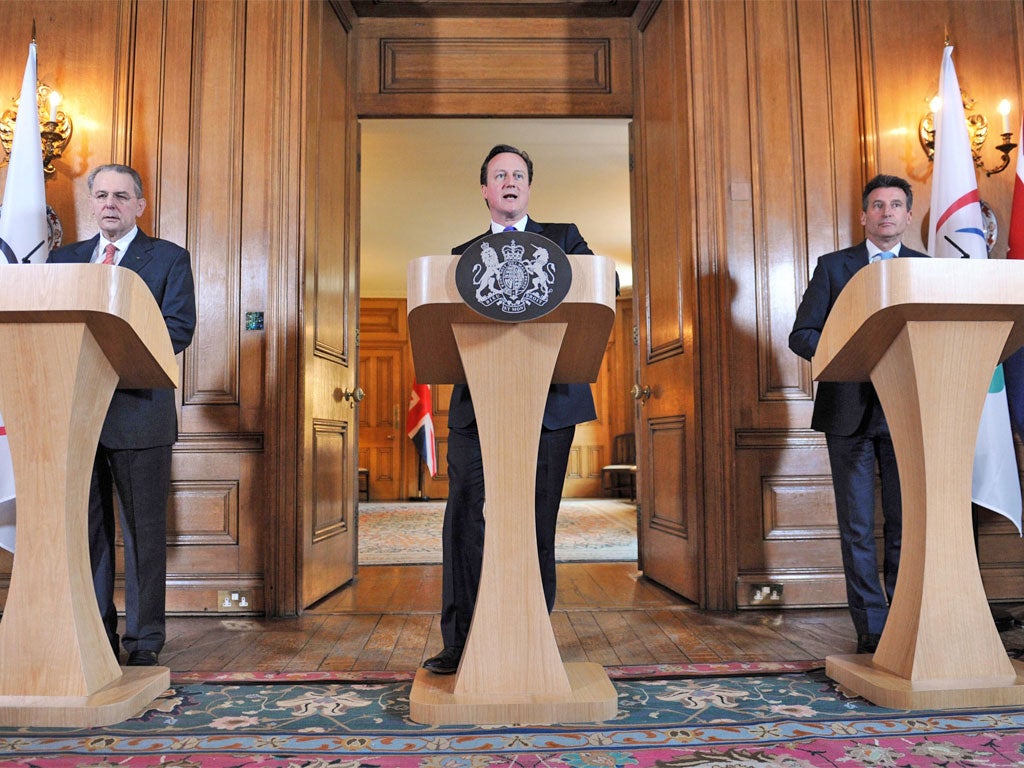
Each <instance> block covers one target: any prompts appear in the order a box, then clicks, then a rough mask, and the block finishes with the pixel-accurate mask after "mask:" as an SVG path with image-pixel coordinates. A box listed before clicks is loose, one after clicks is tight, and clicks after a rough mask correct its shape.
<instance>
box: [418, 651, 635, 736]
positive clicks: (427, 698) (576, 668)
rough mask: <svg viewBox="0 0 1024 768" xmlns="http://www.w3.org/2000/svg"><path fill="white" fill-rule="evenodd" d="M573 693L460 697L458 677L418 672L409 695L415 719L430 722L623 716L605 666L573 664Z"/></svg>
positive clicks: (550, 720)
mask: <svg viewBox="0 0 1024 768" xmlns="http://www.w3.org/2000/svg"><path fill="white" fill-rule="evenodd" d="M565 672H566V675H567V676H568V678H569V685H570V686H571V687H572V694H571V695H570V696H568V697H566V698H565V699H559V700H552V699H551V698H548V697H540V696H528V695H520V696H516V695H513V694H505V693H501V692H497V693H495V694H494V695H491V696H483V695H457V694H455V692H454V691H455V683H456V680H458V675H435V674H433V673H432V672H428V671H427V670H425V669H420V670H419V671H418V672H417V673H416V679H415V681H413V685H412V692H411V693H410V694H409V717H410V718H411V719H412V720H414V721H415V722H417V723H424V724H425V725H459V724H470V723H471V724H474V725H554V724H555V723H598V722H602V721H604V720H610V719H612V718H613V717H615V715H616V714H618V711H619V710H618V694H616V692H615V688H614V686H612V683H611V680H609V679H608V674H607V673H606V672H605V671H604V667H602V666H601V665H600V664H592V663H584V662H580V663H569V664H566V665H565Z"/></svg>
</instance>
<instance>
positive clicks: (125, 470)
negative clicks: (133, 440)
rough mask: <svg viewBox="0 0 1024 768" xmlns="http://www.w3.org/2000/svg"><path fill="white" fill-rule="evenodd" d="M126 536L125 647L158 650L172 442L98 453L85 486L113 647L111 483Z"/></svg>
mask: <svg viewBox="0 0 1024 768" xmlns="http://www.w3.org/2000/svg"><path fill="white" fill-rule="evenodd" d="M115 487H116V489H117V497H118V501H119V502H120V504H119V507H120V511H121V516H120V517H121V535H122V537H123V538H124V595H125V633H124V647H125V650H127V651H128V652H129V653H131V652H132V651H135V650H146V651H154V652H156V653H159V652H160V651H161V650H162V649H163V646H164V640H165V639H166V617H165V602H166V589H167V499H168V495H169V493H170V488H171V446H169V445H166V446H159V447H157V448H145V449H134V450H113V449H110V448H105V447H103V446H102V445H101V446H100V447H99V449H98V450H97V452H96V461H95V463H94V464H93V472H92V484H91V487H90V489H89V560H90V563H91V565H92V579H93V587H94V589H95V591H96V601H97V603H99V608H100V617H101V618H102V620H103V626H104V629H106V632H107V637H108V639H109V640H110V642H111V645H112V646H114V647H115V648H116V646H117V608H116V607H115V606H114V571H115V568H116V561H115V558H116V553H115V549H114V530H115V528H114V488H115Z"/></svg>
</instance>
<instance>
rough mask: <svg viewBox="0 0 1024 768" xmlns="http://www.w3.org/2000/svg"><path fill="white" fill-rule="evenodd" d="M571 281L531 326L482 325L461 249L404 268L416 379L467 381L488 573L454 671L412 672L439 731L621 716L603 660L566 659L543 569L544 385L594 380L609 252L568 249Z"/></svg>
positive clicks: (604, 335) (415, 696)
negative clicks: (466, 284)
mask: <svg viewBox="0 0 1024 768" xmlns="http://www.w3.org/2000/svg"><path fill="white" fill-rule="evenodd" d="M568 258H569V263H570V265H571V267H572V286H571V288H570V290H569V293H568V295H567V296H566V298H565V299H564V300H563V301H562V303H561V304H560V305H559V306H558V307H557V308H556V309H555V310H554V311H552V312H550V313H549V314H547V315H545V316H543V317H541V318H538V319H537V320H535V321H532V322H519V323H508V322H499V321H493V320H489V319H487V318H485V317H483V316H482V315H480V314H477V312H475V311H474V310H473V309H471V308H470V307H469V306H467V305H466V303H465V302H464V301H463V300H462V297H461V296H460V294H459V292H458V289H457V287H456V282H455V269H456V265H457V263H458V261H459V257H458V256H427V257H423V258H420V259H416V260H414V261H413V262H411V263H410V265H409V296H408V312H409V334H410V338H411V342H412V349H413V359H414V363H415V368H416V379H417V381H419V382H420V383H423V384H439V383H463V382H465V383H468V384H469V388H470V391H471V392H472V393H473V406H474V410H475V412H476V419H477V427H478V430H479V433H480V446H481V451H482V454H483V464H484V485H485V487H486V489H487V500H486V502H485V507H484V514H485V516H486V518H487V526H486V529H485V534H484V559H483V571H482V574H481V580H480V589H479V592H478V594H477V601H476V610H475V613H474V615H473V623H472V626H471V628H470V633H469V638H468V639H467V642H466V648H465V651H464V653H463V656H462V663H461V665H460V667H459V671H458V673H457V674H456V675H449V676H439V675H434V674H432V673H430V672H428V671H426V670H424V669H420V670H419V672H417V674H416V679H415V682H414V683H413V687H412V692H411V694H410V697H409V704H410V717H411V718H412V719H413V720H415V721H417V722H420V723H428V724H431V725H446V724H454V723H478V724H485V723H490V724H502V723H504V724H512V723H531V724H551V723H557V722H597V721H601V720H608V719H610V718H612V717H614V716H615V714H616V713H617V711H618V707H617V698H616V692H615V689H614V687H613V686H612V684H611V682H610V681H609V679H608V675H607V674H606V673H605V671H604V668H603V667H601V666H600V665H599V664H592V663H570V664H563V663H562V659H561V656H560V655H559V652H558V646H557V644H556V643H555V635H554V631H553V630H552V627H551V619H550V617H549V616H548V612H547V606H546V604H545V602H544V590H543V587H542V585H541V580H540V568H539V565H538V563H537V540H536V530H535V526H534V487H535V482H536V471H537V445H538V443H539V441H540V430H541V420H542V417H543V414H544V403H545V400H546V398H547V392H548V387H549V385H550V383H551V382H552V381H554V382H559V383H560V382H584V381H596V380H597V375H598V372H599V371H600V368H601V360H602V358H603V356H604V351H605V347H606V345H607V343H608V336H609V333H610V331H611V328H612V323H613V322H614V319H615V269H614V264H613V262H612V260H611V259H609V258H607V257H603V256H574V255H569V256H568Z"/></svg>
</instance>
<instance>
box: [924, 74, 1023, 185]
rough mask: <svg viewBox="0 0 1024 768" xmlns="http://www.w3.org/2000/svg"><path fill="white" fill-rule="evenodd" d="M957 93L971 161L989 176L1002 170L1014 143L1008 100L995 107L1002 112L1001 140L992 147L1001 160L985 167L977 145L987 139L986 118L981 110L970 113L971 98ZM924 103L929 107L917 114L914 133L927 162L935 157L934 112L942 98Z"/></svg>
mask: <svg viewBox="0 0 1024 768" xmlns="http://www.w3.org/2000/svg"><path fill="white" fill-rule="evenodd" d="M960 97H961V99H962V100H963V105H964V117H965V118H966V120H967V135H968V136H969V137H970V140H971V155H972V156H973V157H974V165H975V166H977V167H978V168H981V170H983V171H985V175H986V176H993V175H995V174H997V173H999V172H1000V171H1003V170H1005V169H1006V167H1007V166H1008V165H1009V164H1010V153H1011V152H1012V151H1013V150H1014V149H1015V148H1016V146H1017V145H1016V144H1014V143H1013V133H1012V132H1011V131H1010V102H1009V101H1007V100H1006V99H1003V100H1002V101H1001V102H999V107H998V108H997V111H998V112H999V114H1000V115H1001V116H1002V128H1003V130H1002V133H1001V134H1000V136H1001V137H1002V142H1003V143H1002V144H998V145H997V146H996V151H998V152H999V153H1000V154H1001V155H1002V162H1000V164H999V165H997V166H996V167H995V168H991V169H989V168H986V167H985V163H984V160H982V158H981V148H982V147H983V146H984V145H985V140H986V139H988V119H987V118H986V117H985V116H984V115H982V114H970V110H972V109H974V99H972V98H971V97H970V96H968V95H967V94H966V93H964V92H963V91H962V90H961V91H960ZM928 106H929V107H930V108H931V112H929V113H928V114H926V115H925V116H924V117H922V118H921V122H920V123H919V124H918V137H919V138H920V139H921V146H922V147H924V153H925V154H926V155H928V161H929V162H931V161H932V160H933V159H934V157H935V113H936V112H937V111H938V109H939V107H941V106H942V100H941V99H940V98H939V97H938V96H933V97H932V99H931V101H929V102H928Z"/></svg>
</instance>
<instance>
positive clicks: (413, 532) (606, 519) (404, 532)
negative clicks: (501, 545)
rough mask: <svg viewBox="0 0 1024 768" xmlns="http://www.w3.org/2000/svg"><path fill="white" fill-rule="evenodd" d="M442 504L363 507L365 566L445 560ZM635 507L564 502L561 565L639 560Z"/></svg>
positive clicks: (558, 547) (558, 536) (558, 533)
mask: <svg viewBox="0 0 1024 768" xmlns="http://www.w3.org/2000/svg"><path fill="white" fill-rule="evenodd" d="M443 517H444V502H443V501H414V502H402V501H374V502H365V501H363V502H360V503H359V562H360V563H361V564H362V565H432V564H436V563H440V562H441V521H442V519H443ZM636 552H637V548H636V504H633V503H631V502H627V501H623V500H616V499H565V500H563V501H562V505H561V507H559V510H558V526H557V528H556V530H555V559H556V560H557V561H558V562H560V563H582V562H622V561H628V560H636V557H637V554H636Z"/></svg>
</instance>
